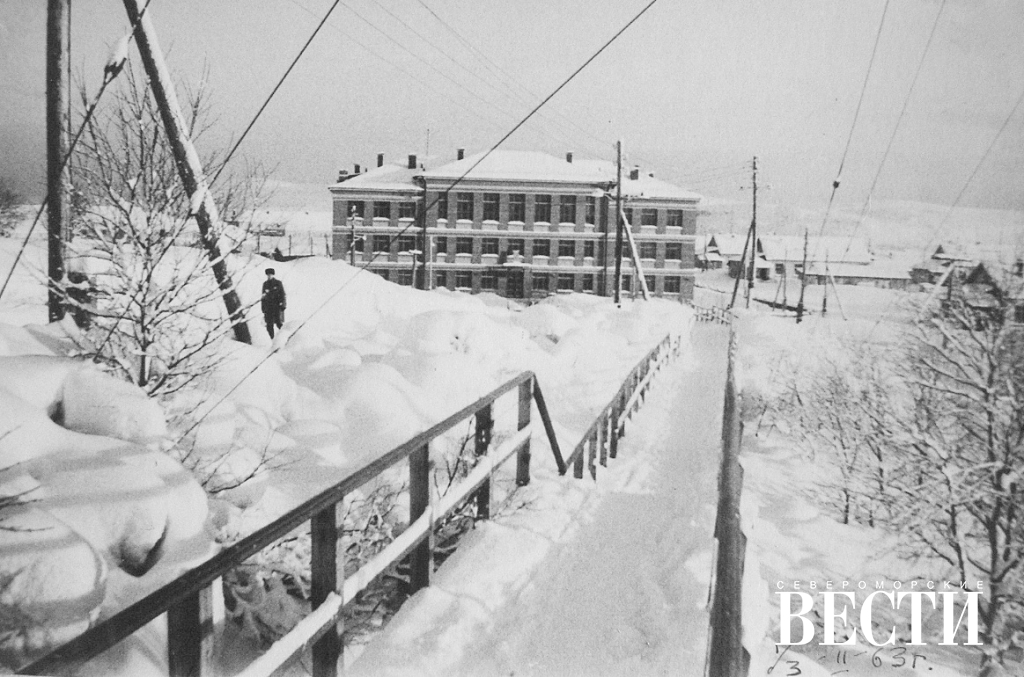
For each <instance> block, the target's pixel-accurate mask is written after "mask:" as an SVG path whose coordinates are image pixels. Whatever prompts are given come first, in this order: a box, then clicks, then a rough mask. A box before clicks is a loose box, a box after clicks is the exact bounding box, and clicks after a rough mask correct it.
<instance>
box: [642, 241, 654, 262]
mask: <svg viewBox="0 0 1024 677" xmlns="http://www.w3.org/2000/svg"><path fill="white" fill-rule="evenodd" d="M657 257H658V243H657V242H641V243H640V258H642V259H654V258H657Z"/></svg>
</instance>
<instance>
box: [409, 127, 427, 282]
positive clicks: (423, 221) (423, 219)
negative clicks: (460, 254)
mask: <svg viewBox="0 0 1024 677" xmlns="http://www.w3.org/2000/svg"><path fill="white" fill-rule="evenodd" d="M427 143H428V144H429V143H430V130H429V129H428V130H427ZM419 212H420V213H419V214H418V216H419V220H420V239H421V240H422V242H420V260H421V261H422V263H421V265H420V278H421V282H420V289H422V290H423V291H427V290H429V289H430V277H429V264H430V254H431V252H430V236H429V235H427V182H426V180H424V181H423V199H422V202H421V203H420V210H419ZM413 261H414V262H415V261H416V257H415V256H414V257H413ZM415 265H416V264H415V263H413V266H415ZM413 275H414V277H413V283H415V282H416V278H415V273H413Z"/></svg>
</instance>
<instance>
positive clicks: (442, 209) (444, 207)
mask: <svg viewBox="0 0 1024 677" xmlns="http://www.w3.org/2000/svg"><path fill="white" fill-rule="evenodd" d="M437 218H439V219H444V220H445V221H447V220H448V193H441V194H440V195H438V196H437Z"/></svg>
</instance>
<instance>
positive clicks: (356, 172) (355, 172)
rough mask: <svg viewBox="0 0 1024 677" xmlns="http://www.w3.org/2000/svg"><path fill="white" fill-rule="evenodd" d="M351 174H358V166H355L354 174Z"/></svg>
mask: <svg viewBox="0 0 1024 677" xmlns="http://www.w3.org/2000/svg"><path fill="white" fill-rule="evenodd" d="M352 173H353V174H358V173H359V165H358V164H357V165H356V170H355V171H354V172H352Z"/></svg>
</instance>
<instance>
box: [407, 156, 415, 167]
mask: <svg viewBox="0 0 1024 677" xmlns="http://www.w3.org/2000/svg"><path fill="white" fill-rule="evenodd" d="M409 169H416V156H415V155H410V156H409Z"/></svg>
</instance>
